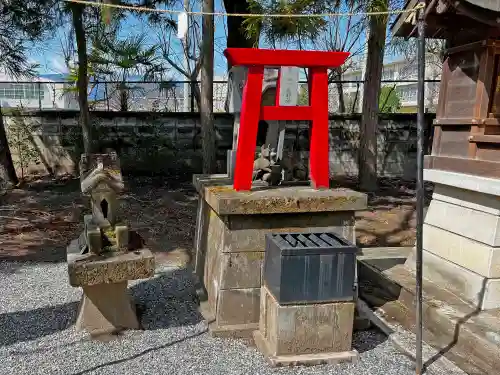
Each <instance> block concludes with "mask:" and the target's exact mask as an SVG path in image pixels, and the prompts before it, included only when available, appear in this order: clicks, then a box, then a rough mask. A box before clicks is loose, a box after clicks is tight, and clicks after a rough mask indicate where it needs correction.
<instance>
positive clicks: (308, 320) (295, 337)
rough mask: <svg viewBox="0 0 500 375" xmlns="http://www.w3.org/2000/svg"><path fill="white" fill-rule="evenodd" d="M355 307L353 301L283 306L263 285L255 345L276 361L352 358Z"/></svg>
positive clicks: (295, 361) (320, 360)
mask: <svg viewBox="0 0 500 375" xmlns="http://www.w3.org/2000/svg"><path fill="white" fill-rule="evenodd" d="M354 308H355V304H354V302H334V303H324V304H311V305H308V304H304V305H286V306H282V305H280V304H279V303H278V302H277V301H276V299H275V298H274V296H273V295H272V294H271V293H270V292H269V290H268V289H267V288H266V287H265V286H262V288H261V305H260V320H259V331H258V332H259V333H258V334H257V335H256V336H254V338H256V345H257V346H258V347H259V348H261V350H262V351H263V353H264V354H265V355H266V356H267V357H268V358H270V360H271V361H274V362H276V363H278V362H283V363H290V364H293V363H299V362H301V361H303V360H307V359H309V360H310V361H312V362H314V363H318V361H319V363H322V361H323V362H324V361H326V360H327V359H328V358H330V359H332V360H335V361H337V360H339V358H344V359H349V360H352V357H353V355H352V348H351V345H352V331H353V321H354ZM346 352H347V353H351V354H345V353H346ZM338 353H343V354H342V355H339V354H338Z"/></svg>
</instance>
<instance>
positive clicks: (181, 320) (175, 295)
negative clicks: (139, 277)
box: [130, 268, 203, 330]
mask: <svg viewBox="0 0 500 375" xmlns="http://www.w3.org/2000/svg"><path fill="white" fill-rule="evenodd" d="M194 285H195V284H194V276H193V273H192V270H190V269H189V268H182V269H175V270H173V271H168V272H165V273H163V274H160V275H159V276H157V277H154V278H152V279H149V280H145V281H142V282H140V283H138V284H135V285H133V286H132V287H131V288H130V291H131V293H132V296H133V298H134V301H135V304H136V306H137V310H138V315H139V318H140V321H141V325H142V327H143V329H145V330H157V329H166V328H171V327H178V326H190V325H196V324H198V323H199V322H201V321H202V320H203V317H202V315H201V314H200V312H199V311H198V300H197V297H196V291H195V287H194Z"/></svg>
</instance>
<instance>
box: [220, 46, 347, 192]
mask: <svg viewBox="0 0 500 375" xmlns="http://www.w3.org/2000/svg"><path fill="white" fill-rule="evenodd" d="M224 55H225V56H226V58H227V60H228V61H229V62H230V64H231V65H233V66H238V65H240V66H245V67H247V68H248V75H247V81H246V83H245V87H244V89H243V99H242V105H241V119H240V128H239V133H238V148H237V150H236V161H235V166H234V185H233V187H234V189H235V190H237V191H241V190H250V189H251V187H252V171H253V161H254V158H255V148H256V143H257V130H258V126H259V121H260V120H267V121H279V120H310V121H312V129H311V144H310V152H309V162H310V172H309V175H310V178H311V181H312V185H313V187H314V188H315V189H319V188H328V187H329V130H328V69H329V68H337V67H339V66H340V65H342V64H343V63H344V62H345V60H346V59H347V57H348V56H349V53H348V52H326V51H294V50H268V49H258V48H228V49H226V50H225V51H224ZM265 66H268V67H281V66H296V67H300V68H308V69H309V105H308V106H280V105H279V91H278V90H279V80H278V84H277V87H276V104H275V105H274V106H262V105H261V103H262V101H261V100H262V81H263V79H264V67H265Z"/></svg>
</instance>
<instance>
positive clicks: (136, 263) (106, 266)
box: [68, 249, 155, 287]
mask: <svg viewBox="0 0 500 375" xmlns="http://www.w3.org/2000/svg"><path fill="white" fill-rule="evenodd" d="M154 271H155V259H154V256H153V254H152V253H151V251H150V250H148V249H141V250H137V251H133V252H127V253H121V254H118V253H116V254H115V253H109V254H103V255H95V254H90V253H87V254H84V255H78V254H68V274H69V283H70V285H71V286H74V287H78V286H92V285H98V284H106V283H119V282H123V281H128V280H137V279H146V278H149V277H152V276H153V275H154Z"/></svg>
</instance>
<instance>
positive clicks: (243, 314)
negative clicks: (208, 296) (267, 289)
mask: <svg viewBox="0 0 500 375" xmlns="http://www.w3.org/2000/svg"><path fill="white" fill-rule="evenodd" d="M259 300H260V288H247V289H226V290H220V291H219V301H218V306H217V315H216V319H217V324H218V325H219V326H224V325H242V324H251V323H254V324H255V323H258V321H259V304H260V302H259Z"/></svg>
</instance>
